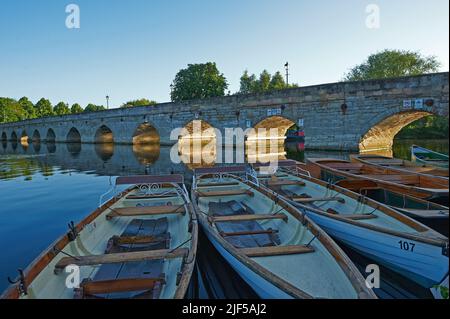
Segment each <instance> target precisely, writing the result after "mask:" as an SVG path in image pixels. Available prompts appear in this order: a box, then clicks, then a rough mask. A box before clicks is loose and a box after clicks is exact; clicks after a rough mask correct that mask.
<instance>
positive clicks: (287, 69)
mask: <svg viewBox="0 0 450 319" xmlns="http://www.w3.org/2000/svg"><path fill="white" fill-rule="evenodd" d="M284 67H285V69H286V86H289V62H286V64H285V65H284Z"/></svg>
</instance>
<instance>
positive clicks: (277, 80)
mask: <svg viewBox="0 0 450 319" xmlns="http://www.w3.org/2000/svg"><path fill="white" fill-rule="evenodd" d="M285 88H287V85H286V82H285V81H284V77H283V76H282V75H281V73H280V72H279V71H278V72H276V73H275V74H274V75H273V76H272V79H271V80H270V84H269V90H271V91H274V90H282V89H285Z"/></svg>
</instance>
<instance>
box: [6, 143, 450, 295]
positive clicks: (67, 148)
mask: <svg viewBox="0 0 450 319" xmlns="http://www.w3.org/2000/svg"><path fill="white" fill-rule="evenodd" d="M412 144H420V145H421V146H424V147H428V148H431V149H434V150H436V151H439V152H443V153H447V154H448V148H449V146H448V141H409V140H408V141H405V140H403V141H396V142H395V144H394V148H393V154H394V156H396V157H399V158H405V159H408V158H409V156H410V155H409V147H410V146H411V145H412ZM285 149H286V156H287V157H288V158H292V159H297V160H301V161H303V160H304V159H305V157H306V158H307V157H317V156H326V157H338V158H348V155H349V153H345V152H344V153H342V152H341V153H339V152H323V151H321V152H314V151H311V152H310V151H307V152H304V151H302V148H301V145H300V144H296V143H287V145H286V148H285ZM191 168H192V166H190V165H184V164H172V162H171V160H170V148H167V147H157V146H148V147H137V146H124V145H109V146H108V145H107V146H105V145H103V146H102V145H89V144H83V145H81V144H49V145H47V144H42V145H40V144H34V145H33V144H32V145H21V144H20V143H18V145H17V144H16V145H15V146H14V145H11V143H7V144H3V147H2V146H0V201H1V205H0V244H1V247H2V257H1V258H0V291H2V290H3V289H5V288H6V287H7V285H8V281H7V277H8V276H11V277H15V276H16V274H17V269H18V268H24V267H26V266H27V265H28V264H29V263H30V262H31V261H32V260H33V259H34V258H35V257H36V256H38V254H39V253H40V252H41V251H42V250H44V249H45V248H46V247H47V246H48V245H49V244H51V243H52V242H53V241H54V240H55V239H56V238H57V237H59V236H60V235H61V234H64V233H65V232H66V231H67V224H68V222H70V221H74V222H75V223H76V222H78V221H80V220H81V219H82V218H83V217H85V216H86V215H87V214H89V213H90V212H91V211H93V210H94V209H95V208H96V207H97V206H98V201H99V196H100V195H101V194H103V193H105V192H106V191H107V190H108V189H109V188H110V182H111V177H113V176H118V175H130V174H170V173H181V174H184V175H185V177H186V179H187V180H190V179H191V176H192V172H191ZM199 245H200V246H199V253H198V259H197V266H196V271H195V274H194V276H193V280H192V283H191V287H190V289H189V294H188V297H191V298H253V297H256V295H255V294H254V292H253V291H252V289H251V288H250V287H249V286H248V285H246V284H245V283H244V282H243V281H242V280H241V279H240V278H239V277H238V276H237V275H236V273H235V272H234V271H233V270H232V269H231V268H230V267H229V266H228V265H227V264H226V262H225V261H224V260H223V259H222V257H221V256H220V255H219V254H218V253H217V252H216V251H215V249H214V248H213V247H212V246H211V244H210V243H209V242H208V241H207V240H206V238H205V237H204V236H203V234H200V244H199ZM343 248H344V249H345V251H346V252H347V253H348V255H349V256H350V258H351V259H352V260H353V261H354V262H355V264H356V265H357V267H358V268H359V269H360V270H361V271H363V270H364V269H365V265H367V264H368V263H370V261H369V260H367V259H366V258H364V257H362V256H360V255H358V254H356V253H355V252H352V251H350V250H349V249H347V248H345V247H343ZM381 277H382V284H381V288H380V289H376V293H377V295H378V296H379V297H380V298H430V297H431V294H430V292H429V291H428V290H425V289H423V288H420V287H418V286H417V285H415V284H414V283H412V282H410V281H409V280H407V279H406V278H403V277H401V276H399V275H397V274H394V273H392V272H391V271H389V270H387V269H384V268H382V276H381Z"/></svg>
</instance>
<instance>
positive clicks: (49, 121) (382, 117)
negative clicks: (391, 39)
mask: <svg viewBox="0 0 450 319" xmlns="http://www.w3.org/2000/svg"><path fill="white" fill-rule="evenodd" d="M448 80H449V78H448V72H446V73H436V74H429V75H422V76H413V77H403V78H395V79H386V80H372V81H362V82H346V83H343V82H341V83H332V84H323V85H315V86H308V87H301V88H294V89H287V90H282V91H276V92H272V93H267V94H249V95H232V96H226V97H220V98H213V99H207V100H193V101H186V102H178V103H164V104H158V105H156V106H147V107H134V108H126V109H111V110H107V111H101V112H95V113H83V114H79V115H67V116H56V117H47V118H41V119H33V120H27V121H22V122H16V123H7V124H1V125H0V134H1V135H0V136H1V137H0V139H1V141H2V144H3V147H4V148H6V147H7V144H8V143H17V142H22V143H27V142H28V143H29V142H34V143H39V142H50V143H53V142H56V143H58V142H68V143H74V142H79V143H92V144H95V143H117V144H146V143H149V144H150V143H160V144H161V145H173V144H175V143H176V142H177V140H178V137H179V136H176V134H175V136H172V139H171V132H172V130H174V129H176V128H183V127H185V128H187V132H192V127H193V124H192V123H195V122H194V121H196V120H197V121H201V123H202V125H201V127H202V129H206V128H208V127H213V128H215V129H216V130H218V131H220V132H221V136H224V135H225V133H224V131H225V128H237V127H240V128H242V129H244V130H245V129H248V128H277V129H278V131H279V135H280V136H284V135H285V133H286V132H287V130H288V129H289V128H290V127H291V126H293V125H294V124H297V125H298V126H300V127H302V128H303V130H304V132H305V145H306V148H308V149H324V150H325V149H326V150H352V151H357V150H360V151H369V150H375V149H386V148H390V147H391V146H392V142H393V138H394V137H395V135H396V134H397V133H398V132H399V131H400V130H401V129H402V128H403V127H405V126H406V125H408V124H410V123H411V122H413V121H415V120H418V119H420V118H422V117H424V116H427V115H430V114H436V115H442V116H448V94H449V82H448ZM172 135H173V134H172ZM188 135H189V133H188Z"/></svg>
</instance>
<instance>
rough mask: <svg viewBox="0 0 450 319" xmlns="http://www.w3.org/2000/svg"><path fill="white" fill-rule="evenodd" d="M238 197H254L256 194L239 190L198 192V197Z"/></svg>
mask: <svg viewBox="0 0 450 319" xmlns="http://www.w3.org/2000/svg"><path fill="white" fill-rule="evenodd" d="M237 195H248V196H254V195H255V194H254V193H253V192H252V191H251V190H246V189H237V190H229V191H214V192H199V191H197V196H198V197H224V196H237Z"/></svg>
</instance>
